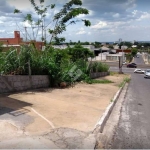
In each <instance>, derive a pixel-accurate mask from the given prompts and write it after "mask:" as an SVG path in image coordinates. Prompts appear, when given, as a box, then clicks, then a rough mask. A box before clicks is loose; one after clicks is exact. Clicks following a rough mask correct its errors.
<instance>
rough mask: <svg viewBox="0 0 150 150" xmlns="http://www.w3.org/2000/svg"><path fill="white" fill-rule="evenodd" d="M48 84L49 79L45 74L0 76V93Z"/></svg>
mask: <svg viewBox="0 0 150 150" xmlns="http://www.w3.org/2000/svg"><path fill="white" fill-rule="evenodd" d="M49 85H50V80H49V76H47V75H32V76H25V75H24V76H22V75H21V76H20V75H15V76H0V93H7V92H17V91H23V90H29V89H37V88H47V87H49Z"/></svg>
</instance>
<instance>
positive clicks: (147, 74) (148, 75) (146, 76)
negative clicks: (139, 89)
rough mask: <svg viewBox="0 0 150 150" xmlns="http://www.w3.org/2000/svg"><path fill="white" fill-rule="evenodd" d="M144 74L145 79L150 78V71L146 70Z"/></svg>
mask: <svg viewBox="0 0 150 150" xmlns="http://www.w3.org/2000/svg"><path fill="white" fill-rule="evenodd" d="M144 74H145V76H144V78H150V69H146V70H145V73H144Z"/></svg>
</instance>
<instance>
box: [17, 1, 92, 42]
mask: <svg viewBox="0 0 150 150" xmlns="http://www.w3.org/2000/svg"><path fill="white" fill-rule="evenodd" d="M29 1H30V3H31V5H32V7H33V8H34V11H35V13H36V15H37V18H38V19H35V18H34V17H33V15H32V14H26V15H24V14H23V19H24V21H25V22H26V21H27V22H28V23H29V24H30V26H31V29H32V36H31V35H30V34H29V33H28V32H27V36H28V38H29V39H30V40H31V39H32V40H36V38H37V35H38V33H39V32H40V31H41V33H42V35H41V40H42V41H47V36H46V33H47V31H48V33H49V34H50V35H51V38H50V40H49V42H50V43H51V42H52V41H56V43H60V42H63V41H65V38H64V37H59V35H60V34H62V33H63V32H64V31H66V28H67V26H68V25H71V24H76V23H77V22H81V21H82V22H84V25H85V26H90V25H91V22H90V21H89V20H86V19H79V18H78V19H76V18H77V17H78V16H79V15H81V14H84V15H88V14H89V11H88V10H87V9H86V8H82V7H81V6H82V0H70V1H69V2H67V3H66V4H64V5H63V6H62V9H61V10H60V11H59V12H58V13H56V14H54V16H53V18H52V20H50V19H49V22H52V23H53V24H54V25H53V26H49V25H50V23H49V24H48V25H47V24H46V15H47V13H48V11H49V10H53V9H54V8H55V7H56V4H50V5H45V0H39V2H40V3H39V5H38V4H37V1H35V0H29ZM53 12H54V10H53ZM14 13H22V12H21V11H20V10H19V9H15V10H14ZM47 21H48V20H47ZM47 27H48V28H47ZM35 28H36V31H35V30H34V29H35Z"/></svg>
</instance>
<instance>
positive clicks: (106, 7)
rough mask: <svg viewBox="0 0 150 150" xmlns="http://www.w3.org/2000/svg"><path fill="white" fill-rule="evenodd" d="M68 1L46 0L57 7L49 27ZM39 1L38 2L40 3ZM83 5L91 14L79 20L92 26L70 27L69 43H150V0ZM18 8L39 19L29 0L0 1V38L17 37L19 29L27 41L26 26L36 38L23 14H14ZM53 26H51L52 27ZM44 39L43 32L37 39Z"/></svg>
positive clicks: (49, 15)
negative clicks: (14, 33) (15, 34)
mask: <svg viewBox="0 0 150 150" xmlns="http://www.w3.org/2000/svg"><path fill="white" fill-rule="evenodd" d="M67 1H68V0H45V5H49V4H54V3H55V4H56V7H55V9H54V10H49V11H48V12H47V17H46V25H48V24H49V23H50V22H51V21H52V18H53V16H54V14H56V13H57V12H59V10H60V9H61V8H62V6H63V5H64V4H65V3H66V2H67ZM35 2H36V3H38V0H35ZM82 3H83V4H82V7H84V8H86V9H88V10H89V14H88V15H80V16H78V19H87V20H90V21H91V26H90V27H85V26H84V24H83V23H81V22H79V23H77V24H75V25H70V26H68V27H67V30H66V31H65V32H64V33H63V34H62V35H61V37H65V38H66V41H67V42H69V41H70V40H71V41H76V42H77V41H78V40H80V41H82V42H85V41H88V42H94V41H99V42H115V41H118V40H119V39H120V38H121V39H122V41H134V40H135V41H150V34H149V32H150V0H82ZM14 9H19V10H21V12H22V14H23V15H26V14H28V13H31V14H32V15H33V17H34V19H37V18H38V17H37V15H36V14H35V11H34V9H33V8H32V7H31V4H30V2H29V0H24V1H22V0H0V37H1V38H6V37H13V36H14V35H13V32H14V30H17V31H20V33H21V36H22V37H23V38H24V39H25V29H24V27H28V28H27V31H28V33H29V34H31V35H30V36H32V33H31V31H30V29H31V28H30V25H29V23H28V22H24V21H23V20H24V19H23V15H21V14H14V13H13V12H14ZM53 25H54V23H51V24H50V25H49V26H48V28H52V27H53ZM48 28H47V29H48ZM34 30H35V33H36V29H34ZM47 36H48V38H50V36H49V35H48V34H47ZM40 37H41V32H39V34H38V36H37V40H39V39H40ZM31 38H32V37H31Z"/></svg>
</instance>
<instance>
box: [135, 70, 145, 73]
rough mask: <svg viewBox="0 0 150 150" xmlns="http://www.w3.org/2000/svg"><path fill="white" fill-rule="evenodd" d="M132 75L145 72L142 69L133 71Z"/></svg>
mask: <svg viewBox="0 0 150 150" xmlns="http://www.w3.org/2000/svg"><path fill="white" fill-rule="evenodd" d="M134 73H145V71H144V70H142V69H135V70H134Z"/></svg>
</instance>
